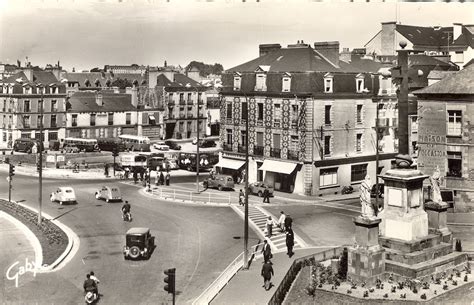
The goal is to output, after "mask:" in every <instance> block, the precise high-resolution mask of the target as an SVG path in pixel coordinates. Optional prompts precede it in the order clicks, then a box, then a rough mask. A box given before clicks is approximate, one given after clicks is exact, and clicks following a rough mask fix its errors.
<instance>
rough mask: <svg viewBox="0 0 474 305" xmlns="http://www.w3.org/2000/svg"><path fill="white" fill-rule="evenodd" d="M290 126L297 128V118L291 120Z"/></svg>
mask: <svg viewBox="0 0 474 305" xmlns="http://www.w3.org/2000/svg"><path fill="white" fill-rule="evenodd" d="M291 128H295V129H296V128H298V120H291Z"/></svg>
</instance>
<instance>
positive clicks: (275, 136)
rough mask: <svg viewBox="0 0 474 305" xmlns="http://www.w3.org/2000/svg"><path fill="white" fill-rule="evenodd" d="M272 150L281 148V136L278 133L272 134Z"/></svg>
mask: <svg viewBox="0 0 474 305" xmlns="http://www.w3.org/2000/svg"><path fill="white" fill-rule="evenodd" d="M273 148H276V149H280V148H281V135H280V134H278V133H274V134H273Z"/></svg>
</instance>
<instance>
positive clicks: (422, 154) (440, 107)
mask: <svg viewBox="0 0 474 305" xmlns="http://www.w3.org/2000/svg"><path fill="white" fill-rule="evenodd" d="M418 105H419V106H421V107H420V110H419V111H418V115H419V118H418V119H419V125H418V168H419V169H420V170H421V171H422V172H423V173H424V174H426V175H430V176H431V175H432V174H433V172H434V171H435V170H436V166H438V167H439V171H440V173H441V176H445V175H446V170H447V169H446V111H445V109H444V104H441V103H435V102H429V103H426V102H424V103H423V102H419V103H418Z"/></svg>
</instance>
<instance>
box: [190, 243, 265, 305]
mask: <svg viewBox="0 0 474 305" xmlns="http://www.w3.org/2000/svg"><path fill="white" fill-rule="evenodd" d="M259 245H260V240H259V241H258V243H257V244H256V245H255V246H253V247H251V253H250V254H254V253H257V250H258V247H259ZM252 258H253V255H250V259H249V262H250V261H251V260H252ZM243 263H244V253H243V252H242V253H240V254H239V256H237V257H236V258H235V259H234V260H233V261H232V263H230V265H229V266H227V268H226V269H225V270H224V271H223V272H222V273H221V274H220V275H219V276H218V277H217V279H215V280H214V282H212V284H211V285H210V286H209V287H207V288H206V290H204V291H203V292H202V293H201V294H200V295H199V296H198V297H197V298H196V299H195V300H194V302H193V303H192V305H201V304H203V305H204V304H205V305H208V304H209V303H211V301H212V300H213V299H214V298H215V297H216V295H217V294H218V293H219V292H220V291H221V290H222V288H224V286H225V285H227V283H229V281H230V280H231V279H232V277H234V275H235V274H236V273H237V272H238V271H239V270H240V269H241V268H242V267H243Z"/></svg>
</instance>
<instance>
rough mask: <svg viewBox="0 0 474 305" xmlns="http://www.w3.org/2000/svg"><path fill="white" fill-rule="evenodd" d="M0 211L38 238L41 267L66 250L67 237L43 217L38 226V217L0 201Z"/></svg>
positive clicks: (16, 205)
mask: <svg viewBox="0 0 474 305" xmlns="http://www.w3.org/2000/svg"><path fill="white" fill-rule="evenodd" d="M0 210H2V211H3V212H5V213H8V214H10V215H11V216H13V217H15V218H16V219H17V220H19V221H21V222H22V223H23V224H24V225H25V226H27V227H28V229H30V230H31V231H32V232H33V234H35V236H36V238H38V240H39V242H40V244H41V248H42V251H43V266H45V265H51V264H52V263H54V262H55V261H56V260H57V259H58V258H59V256H61V254H62V253H63V252H64V250H66V247H67V245H68V241H69V240H68V237H67V235H66V233H64V232H63V231H62V230H61V229H60V228H59V227H58V226H56V225H55V224H54V223H52V222H50V221H49V220H48V219H46V218H44V217H43V220H42V222H41V225H38V215H37V214H36V213H34V212H33V211H31V210H30V209H27V208H25V207H23V206H21V205H18V204H15V203H10V202H8V201H6V200H0Z"/></svg>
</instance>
